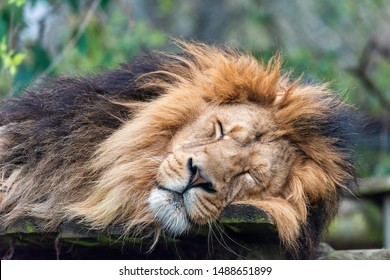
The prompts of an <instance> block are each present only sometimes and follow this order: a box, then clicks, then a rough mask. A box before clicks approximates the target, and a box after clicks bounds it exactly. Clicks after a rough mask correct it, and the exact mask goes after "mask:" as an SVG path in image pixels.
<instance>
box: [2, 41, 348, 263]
mask: <svg viewBox="0 0 390 280" xmlns="http://www.w3.org/2000/svg"><path fill="white" fill-rule="evenodd" d="M178 44H179V45H180V47H181V49H182V52H181V54H176V55H174V54H164V53H151V54H147V55H144V56H142V57H140V58H137V59H135V60H134V61H133V62H132V63H129V64H123V65H122V66H121V67H120V68H119V69H115V70H109V71H106V72H104V73H102V74H100V75H96V76H93V77H88V78H80V77H59V78H53V79H51V80H45V81H41V82H39V83H38V84H36V85H34V86H32V87H30V88H28V89H27V90H25V92H24V94H23V95H22V96H20V97H15V98H10V99H8V100H6V101H4V102H3V103H2V106H1V110H0V173H1V176H0V186H1V196H0V200H1V203H0V215H1V225H2V227H3V228H6V227H7V226H9V225H11V224H12V223H14V222H15V221H16V220H18V219H19V218H21V217H26V216H27V217H33V218H35V219H37V220H40V221H42V223H43V225H44V227H45V229H48V230H49V229H55V228H57V227H58V226H59V225H60V224H61V223H63V222H64V221H67V220H70V219H72V220H73V219H76V220H78V221H80V222H81V223H83V224H84V225H85V226H87V227H89V228H91V229H99V230H103V229H107V228H109V227H110V226H113V225H119V224H120V225H124V231H125V232H124V233H125V234H132V235H138V236H139V235H145V234H150V232H153V234H155V236H159V235H160V233H161V232H165V233H166V234H168V235H170V236H173V237H175V236H180V235H183V234H186V233H187V232H188V231H189V230H191V229H192V228H194V227H198V226H200V225H210V226H212V224H213V223H214V222H216V221H217V220H218V217H219V216H220V214H221V211H222V210H223V209H224V208H226V207H227V206H228V205H230V204H250V205H254V206H256V207H258V208H261V209H263V210H264V211H265V212H266V213H267V214H268V215H269V216H270V217H271V219H272V220H273V222H274V224H275V225H276V227H277V230H278V233H279V236H280V240H281V242H282V243H283V245H284V246H285V247H286V248H287V249H288V251H289V252H290V253H291V256H292V257H294V258H314V257H315V252H316V247H317V245H318V243H319V238H320V235H321V232H323V230H324V229H325V227H326V225H327V224H328V223H329V221H330V220H331V219H332V218H333V217H334V215H335V214H336V211H337V208H338V202H339V197H340V194H341V193H342V192H343V190H344V189H348V188H349V187H350V186H351V185H353V184H354V181H355V174H354V167H353V162H352V152H351V142H352V141H351V140H352V139H351V138H353V137H354V136H353V135H352V134H351V129H352V123H353V117H352V116H353V115H354V114H353V110H351V108H350V107H349V106H348V105H346V104H345V103H344V102H343V101H342V100H341V98H340V97H339V96H337V95H336V94H334V93H333V92H332V91H331V90H330V89H329V88H328V87H327V86H326V85H323V84H317V85H307V84H303V83H301V82H300V80H299V79H298V80H295V81H291V79H290V78H289V75H288V74H283V73H282V71H281V61H280V58H278V57H275V58H274V59H272V60H271V61H270V62H269V63H268V64H264V63H259V62H258V61H256V59H255V58H253V57H251V56H250V55H249V54H242V53H239V52H238V51H235V50H231V49H219V48H216V47H211V46H207V45H204V44H201V43H188V42H179V43H178Z"/></svg>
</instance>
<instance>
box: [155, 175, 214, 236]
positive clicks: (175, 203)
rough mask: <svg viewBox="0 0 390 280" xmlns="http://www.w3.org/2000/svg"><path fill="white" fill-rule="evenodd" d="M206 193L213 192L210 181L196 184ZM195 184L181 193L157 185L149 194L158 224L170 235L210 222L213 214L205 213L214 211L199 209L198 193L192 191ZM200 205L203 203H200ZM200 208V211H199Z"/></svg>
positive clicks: (182, 232)
mask: <svg viewBox="0 0 390 280" xmlns="http://www.w3.org/2000/svg"><path fill="white" fill-rule="evenodd" d="M196 188H197V189H202V190H203V191H204V192H205V193H207V194H212V193H215V192H216V191H215V190H214V189H213V185H212V184H211V183H201V184H198V185H197V186H196ZM194 190H195V186H192V187H187V188H186V189H185V191H183V192H182V193H178V192H175V191H172V190H170V189H168V188H166V187H163V186H159V187H157V188H156V189H155V190H154V191H153V192H152V193H151V194H150V196H149V199H148V202H149V207H150V209H151V210H152V211H153V213H154V216H155V218H156V219H157V221H158V223H159V224H160V226H161V227H162V228H163V229H164V230H165V231H166V232H167V233H168V234H169V235H171V236H179V235H182V234H184V233H185V232H187V231H188V230H189V229H190V228H191V226H193V225H202V224H207V223H208V222H212V221H213V220H215V219H216V217H215V216H209V215H206V214H207V213H213V212H215V211H210V209H207V211H203V210H202V209H199V206H196V205H198V204H199V203H198V202H199V194H195V192H194ZM200 205H202V207H203V206H204V204H203V203H200ZM199 210H200V211H199Z"/></svg>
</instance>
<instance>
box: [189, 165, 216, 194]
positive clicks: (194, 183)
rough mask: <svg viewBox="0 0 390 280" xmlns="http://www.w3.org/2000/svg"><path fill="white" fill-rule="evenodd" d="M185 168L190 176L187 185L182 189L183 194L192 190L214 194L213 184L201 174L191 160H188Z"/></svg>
mask: <svg viewBox="0 0 390 280" xmlns="http://www.w3.org/2000/svg"><path fill="white" fill-rule="evenodd" d="M187 166H188V170H189V171H190V174H191V175H190V179H189V182H188V185H187V187H186V188H185V189H184V191H183V193H184V192H186V191H188V190H190V189H192V188H202V189H203V190H205V191H206V192H209V193H214V192H216V190H215V189H214V188H213V184H212V183H211V182H210V180H209V179H208V178H207V177H206V176H205V175H204V174H202V171H201V170H200V168H199V167H198V166H197V165H195V164H194V162H193V159H192V158H189V159H188V161H187Z"/></svg>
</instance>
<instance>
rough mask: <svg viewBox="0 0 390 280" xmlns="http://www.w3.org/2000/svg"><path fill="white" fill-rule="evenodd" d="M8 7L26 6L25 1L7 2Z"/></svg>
mask: <svg viewBox="0 0 390 280" xmlns="http://www.w3.org/2000/svg"><path fill="white" fill-rule="evenodd" d="M8 4H9V5H13V4H15V5H16V6H17V7H19V8H20V7H22V6H23V5H24V4H26V0H8Z"/></svg>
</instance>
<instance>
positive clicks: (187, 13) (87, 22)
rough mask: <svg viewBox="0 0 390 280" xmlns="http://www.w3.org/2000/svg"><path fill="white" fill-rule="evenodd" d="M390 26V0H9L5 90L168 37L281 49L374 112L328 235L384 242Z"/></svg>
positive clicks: (2, 68) (0, 67) (2, 48)
mask: <svg viewBox="0 0 390 280" xmlns="http://www.w3.org/2000/svg"><path fill="white" fill-rule="evenodd" d="M389 26H390V1H389V0H359V1H358V0H344V1H338V0H324V1H314V0H290V1H282V0H273V1H266V0H214V1H208V0H111V1H110V0H85V1H77V0H62V1H60V0H1V1H0V98H5V97H8V96H13V95H18V94H20V93H21V92H22V91H23V89H24V88H25V87H27V86H28V85H30V84H31V83H34V82H35V81H37V80H38V79H40V78H42V77H44V76H47V75H59V74H61V75H63V74H65V75H92V74H93V73H96V72H98V71H99V70H101V69H102V68H107V67H108V68H110V67H115V66H116V65H118V64H119V63H122V62H125V61H128V60H130V59H131V58H132V57H134V56H135V55H137V54H139V53H140V52H144V51H148V50H151V49H158V50H170V51H171V50H173V51H175V50H176V49H175V46H174V44H172V42H171V40H170V37H179V38H185V39H194V40H199V41H203V42H206V43H210V44H217V45H221V44H222V45H229V46H233V47H237V48H239V49H243V50H249V51H250V52H251V53H252V54H253V55H255V56H256V57H258V58H259V59H262V60H265V61H266V60H267V59H269V58H270V57H271V56H272V55H273V54H274V53H275V52H278V51H281V52H282V54H283V57H284V67H285V69H286V70H287V71H293V72H294V75H295V76H300V75H301V74H303V77H304V80H305V81H308V82H327V81H330V82H331V87H332V88H333V89H334V90H335V91H337V92H339V93H340V94H341V95H343V96H345V97H346V99H347V101H348V102H349V103H351V104H353V105H354V106H355V107H357V108H358V109H359V110H360V111H361V112H362V113H363V114H364V115H365V116H366V118H367V120H368V122H367V123H368V125H367V126H366V127H364V128H363V127H362V134H361V136H357V137H358V138H359V139H358V140H359V145H358V147H357V150H358V159H357V160H358V167H357V168H358V170H357V172H358V175H359V177H360V178H361V180H360V185H361V186H362V188H361V190H362V191H361V192H360V193H359V194H358V195H356V196H351V197H350V198H349V199H346V200H345V201H343V203H342V207H341V211H340V215H339V216H338V217H337V219H336V220H335V222H334V223H333V224H332V225H331V227H330V230H329V232H328V233H327V235H326V237H325V238H324V240H325V241H327V242H328V243H329V244H330V245H331V246H333V247H334V248H336V249H350V248H381V247H383V246H390V244H389V242H390V241H389V239H390V237H387V241H386V238H385V234H384V232H385V231H386V226H385V225H386V224H387V225H388V226H389V228H388V229H387V232H388V233H387V235H388V236H390V221H389V219H390V213H389V212H390V199H389V195H390V194H389V193H390V154H389V153H390V28H389ZM386 205H387V206H386ZM386 219H387V222H386ZM386 242H387V243H386Z"/></svg>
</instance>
